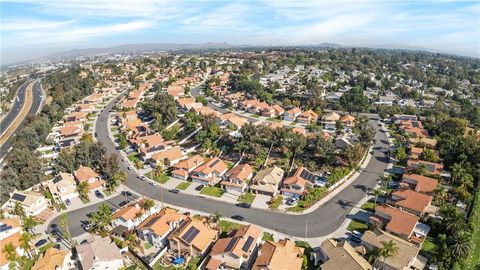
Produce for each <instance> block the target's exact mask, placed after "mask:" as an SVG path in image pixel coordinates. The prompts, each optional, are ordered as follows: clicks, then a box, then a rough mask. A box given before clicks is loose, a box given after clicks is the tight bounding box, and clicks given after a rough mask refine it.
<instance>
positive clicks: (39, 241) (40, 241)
mask: <svg viewBox="0 0 480 270" xmlns="http://www.w3.org/2000/svg"><path fill="white" fill-rule="evenodd" d="M46 243H47V240H45V239H40V240H38V242H37V243H35V247H37V248H38V247H41V246H43V245H45V244H46Z"/></svg>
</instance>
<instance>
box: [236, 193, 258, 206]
mask: <svg viewBox="0 0 480 270" xmlns="http://www.w3.org/2000/svg"><path fill="white" fill-rule="evenodd" d="M253 200H255V194H253V193H245V194H242V195H240V197H238V201H239V202H243V203H249V204H252V203H253Z"/></svg>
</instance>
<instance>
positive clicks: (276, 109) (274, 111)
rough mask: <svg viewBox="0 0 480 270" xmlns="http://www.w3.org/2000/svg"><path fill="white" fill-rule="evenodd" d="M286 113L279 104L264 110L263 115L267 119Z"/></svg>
mask: <svg viewBox="0 0 480 270" xmlns="http://www.w3.org/2000/svg"><path fill="white" fill-rule="evenodd" d="M284 113H285V110H284V109H283V108H282V107H281V106H280V105H278V104H274V105H272V106H269V107H266V108H263V109H262V110H261V114H262V115H263V116H266V117H277V116H281V115H283V114H284Z"/></svg>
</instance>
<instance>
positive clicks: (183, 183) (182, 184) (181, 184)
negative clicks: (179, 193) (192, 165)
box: [175, 182, 192, 190]
mask: <svg viewBox="0 0 480 270" xmlns="http://www.w3.org/2000/svg"><path fill="white" fill-rule="evenodd" d="M191 184H192V183H190V182H182V183H180V184H178V185H177V186H176V187H175V188H176V189H179V190H185V189H187V188H188V187H189V186H190V185H191Z"/></svg>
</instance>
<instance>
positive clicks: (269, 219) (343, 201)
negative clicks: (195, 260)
mask: <svg viewBox="0 0 480 270" xmlns="http://www.w3.org/2000/svg"><path fill="white" fill-rule="evenodd" d="M114 101H115V100H114ZM114 101H112V102H110V103H109V104H108V105H107V106H106V108H105V109H104V110H103V111H102V112H101V114H100V115H99V117H98V120H97V125H96V132H97V135H98V137H97V139H98V141H100V142H102V143H103V144H104V145H105V147H106V148H107V153H108V154H111V153H116V152H118V150H117V149H115V145H114V143H113V142H112V140H111V139H110V138H109V137H108V130H107V129H108V123H107V121H108V115H109V110H110V109H111V108H112V107H113V104H114ZM371 123H372V125H374V126H375V128H376V134H375V139H376V142H375V147H374V150H373V151H374V153H373V157H372V159H371V161H370V162H369V164H368V165H367V167H366V168H365V170H363V171H362V173H361V175H360V176H359V177H358V178H357V179H356V180H355V181H354V182H353V183H352V184H351V185H350V186H348V187H346V188H345V189H344V190H342V191H341V192H339V193H338V194H337V195H336V196H334V197H333V198H332V199H331V200H330V201H328V202H327V203H325V204H323V205H322V206H320V207H319V208H318V209H316V210H315V211H313V212H311V213H309V214H304V215H289V214H282V213H276V212H272V211H269V210H261V209H256V208H250V209H244V208H239V207H236V206H235V205H233V204H230V203H227V202H219V201H216V200H212V199H209V198H205V197H200V196H195V195H190V194H186V193H179V194H173V193H170V192H168V191H167V190H163V192H162V193H163V200H164V202H165V203H168V204H172V205H176V206H179V207H183V208H187V209H192V210H196V211H201V212H206V213H214V212H215V211H218V212H219V213H221V214H222V216H224V217H230V216H232V215H241V216H243V217H244V218H245V221H246V222H249V223H252V224H256V225H259V226H262V227H265V228H269V229H271V230H275V231H278V232H280V233H283V234H286V235H290V236H296V237H305V236H307V237H308V238H311V237H320V236H325V235H328V234H330V233H332V232H334V231H335V230H336V229H337V228H339V227H340V226H341V224H342V223H343V222H344V220H345V218H346V217H347V215H348V213H349V212H350V211H351V210H352V208H353V207H354V205H356V204H357V202H359V201H360V200H361V199H362V198H364V197H365V195H366V192H367V190H368V189H369V188H373V187H374V186H375V184H376V182H377V180H378V178H379V176H380V175H383V173H384V171H385V169H386V168H387V163H388V159H387V157H386V149H388V141H387V137H386V135H385V133H383V132H382V131H380V130H379V129H378V127H377V124H376V121H375V120H372V121H371ZM120 168H121V170H123V171H125V172H126V173H127V175H128V180H127V181H126V185H127V186H128V187H129V188H131V189H132V190H134V191H135V192H138V193H139V194H143V195H145V196H148V197H151V198H154V199H156V200H161V196H160V195H161V192H160V189H161V187H159V186H157V187H153V186H151V185H150V184H148V182H145V181H141V180H139V179H138V178H137V175H136V174H135V172H133V171H131V170H128V169H127V168H128V164H126V163H123V162H121V164H120ZM122 200H124V198H123V196H117V197H114V198H112V199H110V200H109V201H108V203H113V204H115V203H116V204H117V205H118V202H121V201H122ZM99 206H100V203H99V204H96V205H91V206H89V207H86V208H83V209H79V210H76V211H75V212H69V213H68V214H69V217H70V220H69V221H70V222H69V223H70V224H69V225H70V230H71V233H72V235H73V236H78V235H80V234H81V233H83V229H82V228H81V223H80V221H81V220H86V219H88V218H87V216H86V214H88V213H90V212H93V211H96V209H98V207H99ZM53 223H58V219H55V220H54V221H53ZM306 224H308V234H307V235H306V227H307V226H306Z"/></svg>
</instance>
